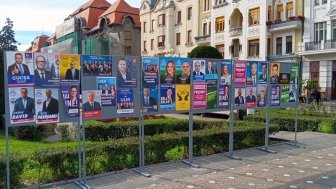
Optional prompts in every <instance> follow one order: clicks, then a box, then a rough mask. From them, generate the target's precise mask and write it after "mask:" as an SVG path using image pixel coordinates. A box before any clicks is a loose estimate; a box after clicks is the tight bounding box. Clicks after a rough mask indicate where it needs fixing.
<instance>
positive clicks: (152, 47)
mask: <svg viewBox="0 0 336 189" xmlns="http://www.w3.org/2000/svg"><path fill="white" fill-rule="evenodd" d="M153 49H154V39H151V50H153Z"/></svg>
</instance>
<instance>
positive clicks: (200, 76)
mask: <svg viewBox="0 0 336 189" xmlns="http://www.w3.org/2000/svg"><path fill="white" fill-rule="evenodd" d="M204 73H205V60H193V82H199V81H202V82H203V81H205V74H204Z"/></svg>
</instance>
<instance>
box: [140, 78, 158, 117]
mask: <svg viewBox="0 0 336 189" xmlns="http://www.w3.org/2000/svg"><path fill="white" fill-rule="evenodd" d="M158 96H159V94H158V85H156V84H148V85H144V86H143V96H142V97H141V99H142V100H141V104H142V110H143V112H156V111H158Z"/></svg>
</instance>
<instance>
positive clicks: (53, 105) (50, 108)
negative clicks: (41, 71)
mask: <svg viewBox="0 0 336 189" xmlns="http://www.w3.org/2000/svg"><path fill="white" fill-rule="evenodd" d="M45 95H46V97H47V99H46V100H45V101H43V108H42V111H43V112H47V114H48V115H49V114H58V100H56V99H55V98H54V97H52V91H51V90H50V89H46V90H45Z"/></svg>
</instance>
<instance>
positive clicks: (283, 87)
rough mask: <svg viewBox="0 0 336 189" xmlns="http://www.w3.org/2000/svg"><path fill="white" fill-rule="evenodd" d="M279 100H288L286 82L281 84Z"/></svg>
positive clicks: (285, 101) (284, 101)
mask: <svg viewBox="0 0 336 189" xmlns="http://www.w3.org/2000/svg"><path fill="white" fill-rule="evenodd" d="M281 102H283V103H287V102H289V85H287V84H283V85H281Z"/></svg>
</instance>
